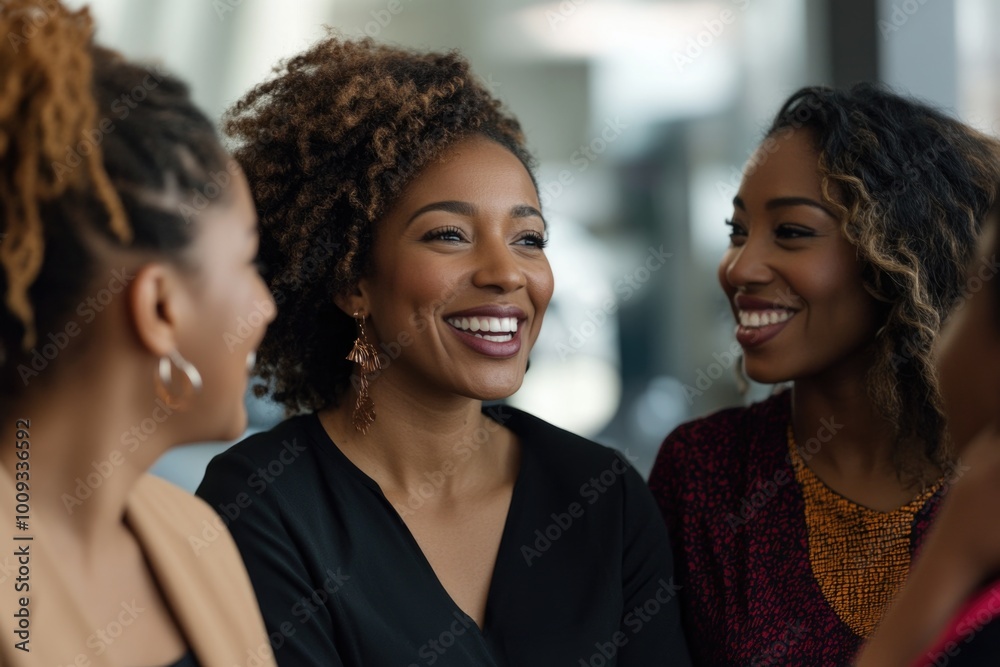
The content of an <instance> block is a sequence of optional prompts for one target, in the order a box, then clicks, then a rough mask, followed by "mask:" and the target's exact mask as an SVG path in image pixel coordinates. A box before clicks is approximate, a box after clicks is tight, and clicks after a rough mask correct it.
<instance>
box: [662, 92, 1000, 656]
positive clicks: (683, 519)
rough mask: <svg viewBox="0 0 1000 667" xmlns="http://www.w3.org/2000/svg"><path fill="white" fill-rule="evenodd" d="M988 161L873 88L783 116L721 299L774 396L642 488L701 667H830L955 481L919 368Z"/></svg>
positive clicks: (919, 109)
mask: <svg viewBox="0 0 1000 667" xmlns="http://www.w3.org/2000/svg"><path fill="white" fill-rule="evenodd" d="M998 158H1000V149H998V145H997V142H995V141H993V140H991V139H989V138H987V137H985V136H983V135H980V134H979V133H977V132H975V131H973V130H972V129H970V128H968V127H966V126H964V125H962V124H961V123H959V122H957V121H955V120H954V119H952V118H950V117H948V116H946V115H944V114H942V113H940V112H938V111H935V110H933V109H931V108H928V107H927V106H925V105H923V104H920V103H917V102H915V101H912V100H909V99H905V98H902V97H899V96H897V95H895V94H893V93H891V92H888V91H886V90H883V89H881V88H879V87H875V86H871V85H859V86H856V87H854V88H852V89H850V90H844V91H834V90H829V89H826V88H806V89H803V90H800V91H798V92H797V93H795V94H794V95H792V96H791V98H789V100H788V101H787V102H786V103H785V104H784V106H783V107H782V108H781V110H780V111H779V112H778V114H777V117H776V118H775V120H774V122H773V124H772V126H771V128H770V130H769V131H768V133H767V136H766V138H765V139H764V141H763V142H762V144H761V146H760V147H759V148H758V150H757V151H756V153H755V154H754V156H753V158H751V161H750V164H749V166H748V167H747V169H746V171H745V172H744V173H745V175H744V179H743V182H742V183H741V185H740V189H739V192H738V194H737V196H736V197H735V198H734V200H733V205H734V213H733V218H732V220H730V221H729V222H728V223H727V224H729V225H730V227H731V230H732V233H731V245H730V248H729V250H728V251H727V252H726V254H725V256H724V257H723V259H722V263H721V264H720V266H719V281H720V283H721V285H722V289H723V291H724V292H725V294H726V296H727V298H728V300H729V301H730V305H731V308H732V311H733V314H734V316H735V319H736V323H737V326H736V339H737V341H738V342H739V343H740V345H741V347H742V348H743V363H744V368H745V372H746V374H747V375H748V376H749V377H750V378H752V379H753V380H756V381H757V382H762V383H786V382H789V383H791V385H792V386H791V389H790V390H787V391H782V392H780V393H777V394H775V395H774V396H772V397H771V398H769V399H767V400H765V401H763V402H761V403H757V404H754V405H751V406H749V407H746V408H734V409H729V410H723V411H721V412H718V413H716V414H714V415H711V416H708V417H705V418H702V419H698V420H695V421H693V422H690V423H687V424H684V425H682V426H680V427H678V428H677V429H676V430H675V431H674V432H673V433H671V434H670V435H669V436H668V437H667V439H666V441H665V442H664V444H663V446H662V448H661V450H660V453H659V456H658V457H657V461H656V464H655V465H654V469H653V471H652V474H651V476H650V481H649V483H650V487H651V489H652V490H653V493H654V496H655V497H656V498H657V501H658V502H659V504H660V509H661V511H662V513H663V516H664V518H665V520H666V523H667V526H668V530H669V531H670V535H671V540H672V541H673V545H674V552H675V554H676V556H677V563H678V568H677V569H678V578H679V580H680V583H681V584H682V586H683V592H682V594H681V604H682V621H683V624H684V627H685V631H686V635H687V638H688V642H689V644H690V645H691V646H692V653H693V654H694V655H693V657H694V661H695V662H696V663H697V664H704V665H747V664H753V665H767V664H803V665H820V664H823V665H842V664H845V663H847V662H848V661H849V660H850V658H851V656H852V655H853V654H854V652H855V651H856V650H857V648H858V646H859V645H860V643H861V641H862V640H863V639H864V638H865V637H867V636H869V635H870V634H871V632H872V630H873V629H874V627H875V625H876V623H877V622H878V621H879V618H880V617H881V615H882V613H883V612H884V610H885V607H886V605H887V603H888V602H889V600H890V599H891V598H892V596H893V594H895V593H896V591H897V590H898V589H899V587H900V585H901V584H902V582H903V580H904V578H905V577H906V575H907V572H908V570H909V565H910V559H911V557H912V556H913V553H914V551H915V550H916V549H917V548H918V547H919V545H920V543H921V541H922V539H923V536H924V534H925V532H926V530H927V527H928V525H929V524H930V521H931V519H932V518H933V516H934V513H935V510H936V509H937V506H938V502H939V500H940V498H941V495H942V492H943V489H944V486H945V482H946V480H947V477H948V473H949V470H951V469H952V468H951V461H952V455H951V450H950V447H949V444H948V440H947V438H946V437H945V434H944V432H943V424H944V420H943V417H942V412H941V405H940V398H939V396H938V388H937V381H936V380H935V375H934V368H933V365H932V362H931V349H932V345H933V343H934V340H935V338H936V337H937V334H938V332H939V331H940V328H941V324H942V322H943V321H944V320H945V319H946V317H947V315H948V313H949V311H950V310H951V309H952V307H953V306H954V305H955V304H956V302H957V301H958V300H959V299H960V297H961V296H962V293H963V288H964V286H965V276H966V274H965V267H966V264H967V262H968V261H969V258H970V257H971V255H972V253H973V250H974V247H975V240H976V237H977V233H978V229H979V223H980V221H981V220H982V218H983V216H984V215H985V214H986V212H987V211H988V210H989V207H990V205H991V204H992V202H993V200H994V198H995V195H996V186H997V183H998V181H1000V161H998Z"/></svg>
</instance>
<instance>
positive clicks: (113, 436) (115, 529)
mask: <svg viewBox="0 0 1000 667" xmlns="http://www.w3.org/2000/svg"><path fill="white" fill-rule="evenodd" d="M135 374H136V373H135V369H130V368H128V367H126V366H123V365H118V366H116V365H114V364H107V363H100V362H99V361H94V360H89V361H82V362H80V363H78V364H77V365H75V366H74V367H73V368H72V369H69V370H67V372H63V373H61V375H60V377H59V378H58V382H53V383H50V384H49V385H47V386H45V387H44V388H42V387H39V388H38V389H37V390H33V391H31V392H30V393H29V395H27V396H25V397H24V398H23V399H20V400H17V401H15V402H14V403H13V404H12V405H10V406H9V408H8V409H6V410H5V414H4V417H3V419H2V423H0V428H2V429H3V431H2V433H3V435H4V437H5V438H6V439H7V440H8V441H11V440H12V439H13V438H14V436H15V434H16V433H17V431H18V429H19V428H22V427H24V426H25V425H26V424H27V426H28V428H26V429H25V430H26V431H27V436H28V437H27V438H26V439H27V440H28V442H29V445H28V447H27V448H26V450H27V451H28V452H29V453H28V458H27V463H28V474H29V480H30V489H31V490H30V496H31V501H30V507H31V515H32V518H33V519H38V520H40V522H41V523H43V524H44V525H45V529H46V531H47V533H48V534H50V535H51V536H52V539H55V540H57V541H58V542H59V543H61V544H64V545H70V544H72V546H73V547H75V548H77V549H82V550H83V552H84V553H83V554H82V556H83V557H84V558H87V556H88V553H87V552H97V551H102V550H103V548H104V546H105V545H107V544H113V543H114V542H115V541H116V540H119V539H120V538H121V537H122V536H123V531H124V524H123V521H122V520H123V518H124V513H125V507H126V504H127V501H128V496H129V494H130V493H131V492H132V490H133V488H134V486H135V484H136V482H137V481H138V479H139V478H140V477H141V476H142V475H143V474H144V473H145V472H146V471H147V470H148V469H149V468H150V467H151V466H152V465H153V463H154V462H155V461H156V460H157V459H158V458H159V457H160V455H161V454H162V453H163V452H164V451H166V449H167V448H168V447H169V443H170V436H169V435H168V431H169V430H170V429H169V424H164V423H163V422H164V421H167V420H168V419H169V415H168V413H167V411H164V410H163V409H162V407H161V406H159V405H157V403H156V401H155V398H154V395H153V386H152V381H151V379H150V381H149V382H148V385H149V391H148V394H146V393H143V392H137V391H136V390H135V388H136V386H138V385H137V384H136V382H135V381H134V380H135V377H132V376H135ZM158 409H159V412H158V413H157V414H155V415H154V412H156V411H157V410H158ZM160 413H162V416H163V419H162V420H157V419H156V417H157V415H159V414H160ZM22 420H23V421H22ZM144 420H147V421H152V422H153V423H155V424H156V426H157V427H158V428H156V429H153V430H152V433H147V432H146V431H148V430H149V429H148V428H147V429H146V430H145V431H144V430H143V428H144V427H146V426H148V424H147V423H146V422H145V421H144ZM18 451H19V450H16V449H15V448H13V447H7V448H3V449H2V451H0V466H2V467H3V471H4V474H6V475H8V476H10V477H11V478H12V479H15V480H16V479H17V478H16V477H15V473H16V472H18V469H17V468H16V466H17V464H18V463H19V462H21V461H20V460H19V459H18V458H17V452H18ZM23 468H24V466H22V469H21V471H22V472H23ZM22 479H23V478H22ZM53 546H54V545H53Z"/></svg>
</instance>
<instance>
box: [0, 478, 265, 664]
mask: <svg viewBox="0 0 1000 667" xmlns="http://www.w3.org/2000/svg"><path fill="white" fill-rule="evenodd" d="M15 504H16V500H15V489H14V485H13V482H12V480H11V478H10V476H9V474H8V473H6V472H2V473H0V555H2V556H0V563H4V562H6V563H10V564H11V565H10V566H9V567H4V568H3V570H2V571H0V665H4V666H10V667H15V666H17V667H20V666H22V665H24V666H29V665H30V666H31V667H62V666H66V667H69V666H71V665H72V666H74V667H75V666H77V665H79V666H80V667H83V666H90V667H103V666H109V665H110V663H109V662H108V660H107V656H106V654H105V655H103V656H99V655H96V653H97V651H95V650H94V638H93V634H94V628H93V627H90V624H88V622H87V620H86V615H85V614H84V610H83V609H81V608H79V607H77V606H76V605H74V604H71V601H70V598H69V596H68V595H67V594H66V593H65V587H64V586H63V585H61V583H60V582H61V578H62V576H63V575H62V573H61V572H60V571H59V559H60V557H61V556H59V555H56V554H52V553H51V552H50V551H47V550H46V542H45V534H44V527H43V526H38V525H36V522H35V521H34V520H32V521H31V522H30V523H29V527H28V529H27V530H24V531H22V530H18V529H17V527H16V523H15V522H16V520H17V519H16V516H15ZM126 520H127V521H128V524H129V526H131V528H132V530H133V531H134V532H135V535H136V538H137V539H138V541H139V544H140V546H141V548H142V551H143V553H144V554H145V556H146V559H147V560H148V562H149V566H150V569H151V570H152V572H153V575H154V576H155V578H156V581H157V582H158V584H159V585H160V587H161V589H162V590H163V594H164V597H165V598H166V601H167V604H168V605H169V606H170V609H171V611H172V612H173V614H174V616H175V617H176V618H177V622H178V624H179V626H180V628H181V631H182V632H183V634H184V636H185V638H186V639H187V640H188V642H190V644H189V646H190V649H191V650H192V651H193V652H194V654H195V657H196V658H197V661H198V664H199V665H201V667H273V666H274V665H275V662H274V656H273V654H272V653H271V646H270V643H269V641H268V637H267V633H266V631H265V630H264V623H263V621H262V620H261V616H260V610H259V609H258V607H257V600H256V598H255V597H254V593H253V590H252V589H251V587H250V579H249V577H248V576H247V573H246V568H245V567H244V566H243V561H242V559H241V558H240V555H239V552H237V550H236V545H235V544H234V543H233V540H232V538H231V537H230V535H229V532H228V531H226V530H225V529H224V527H223V524H222V522H221V520H220V519H219V517H218V515H216V514H215V512H214V511H212V509H211V508H210V507H209V506H208V505H207V504H205V503H204V502H203V501H202V500H200V499H199V498H196V497H194V496H192V495H191V494H189V493H187V492H186V491H183V490H182V489H180V488H178V487H176V486H174V485H172V484H170V483H169V482H166V481H164V480H162V479H159V478H157V477H154V476H152V475H148V474H147V475H145V476H143V477H142V478H140V480H139V482H138V483H137V484H136V487H135V490H133V492H132V494H131V496H129V501H128V505H127V507H126ZM29 537H30V538H31V539H30V540H29V539H26V538H29ZM18 538H22V539H18ZM25 548H26V549H27V550H28V553H29V554H30V555H29V556H28V558H27V560H28V565H27V567H28V568H29V572H28V577H29V581H28V584H29V585H30V590H29V591H27V592H24V591H21V592H18V591H17V590H16V588H15V587H16V586H18V585H19V582H18V581H17V579H18V577H19V576H20V575H19V573H18V568H19V567H20V564H19V563H18V560H19V557H18V556H16V555H14V554H16V553H17V552H18V550H23V549H25ZM22 553H23V551H22ZM5 557H6V558H8V560H6V561H4V560H3V559H4V558H5ZM62 557H66V556H65V555H64V556H62ZM23 583H24V582H21V584H23ZM22 598H27V600H23V599H22ZM25 601H26V602H27V613H28V618H29V620H28V632H29V635H28V639H29V643H28V644H27V646H28V647H29V648H30V652H24V651H22V650H19V649H17V648H15V644H16V643H18V642H20V641H21V640H22V639H23V638H24V635H21V636H20V637H19V636H18V630H19V627H18V624H19V623H22V622H23V621H22V620H21V619H19V618H18V617H17V616H16V615H15V614H18V613H20V614H22V616H23V614H24V611H23V608H22V605H21V603H22V602H25ZM123 614H124V618H125V620H126V621H127V617H128V610H127V609H126V610H124V611H123ZM111 631H112V632H113V631H114V629H113V628H112V629H111ZM88 638H89V641H90V647H88Z"/></svg>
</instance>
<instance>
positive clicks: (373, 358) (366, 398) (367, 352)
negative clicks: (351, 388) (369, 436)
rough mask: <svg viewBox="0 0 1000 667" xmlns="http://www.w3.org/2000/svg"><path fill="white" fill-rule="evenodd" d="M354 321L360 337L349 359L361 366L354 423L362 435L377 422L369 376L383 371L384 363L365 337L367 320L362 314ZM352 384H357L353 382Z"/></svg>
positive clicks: (348, 356) (355, 342) (353, 416)
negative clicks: (369, 389) (369, 387)
mask: <svg viewBox="0 0 1000 667" xmlns="http://www.w3.org/2000/svg"><path fill="white" fill-rule="evenodd" d="M354 321H355V322H357V325H358V337H357V338H356V339H355V340H354V347H352V348H351V351H350V352H349V353H348V355H347V359H349V360H350V361H353V362H354V363H356V364H357V365H358V366H359V371H358V380H357V382H356V386H355V389H356V390H357V392H358V400H357V401H356V402H355V404H354V414H353V415H352V421H353V422H354V428H355V429H357V430H358V431H360V432H361V433H367V432H368V428H369V427H370V426H371V425H372V422H374V421H375V402H374V401H372V397H371V394H370V393H369V392H368V380H369V377H368V376H370V375H373V374H374V373H376V372H378V371H379V370H381V369H382V362H381V361H380V360H379V358H378V350H376V349H375V346H374V345H372V344H371V343H370V342H369V341H368V337H367V336H366V335H365V318H363V317H361V314H360V313H354ZM352 384H355V383H353V382H352Z"/></svg>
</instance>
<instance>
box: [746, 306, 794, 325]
mask: <svg viewBox="0 0 1000 667" xmlns="http://www.w3.org/2000/svg"><path fill="white" fill-rule="evenodd" d="M793 315H795V312H794V311H791V310H784V309H775V310H741V311H739V320H740V326H741V327H747V328H754V329H756V328H761V327H766V326H770V325H772V324H781V323H782V322H787V321H788V320H790V319H792V316H793Z"/></svg>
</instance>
